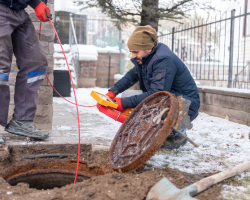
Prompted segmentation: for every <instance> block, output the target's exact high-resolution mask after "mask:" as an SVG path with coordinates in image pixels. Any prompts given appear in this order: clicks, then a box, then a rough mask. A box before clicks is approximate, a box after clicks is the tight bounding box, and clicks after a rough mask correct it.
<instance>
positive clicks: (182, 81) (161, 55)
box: [106, 25, 200, 149]
mask: <svg viewBox="0 0 250 200" xmlns="http://www.w3.org/2000/svg"><path fill="white" fill-rule="evenodd" d="M128 48H129V51H130V52H131V53H132V59H131V61H132V63H133V64H134V65H135V66H134V68H132V69H131V70H130V71H128V72H127V73H126V75H125V76H124V77H123V78H122V79H120V80H119V81H117V82H116V83H115V84H114V86H113V87H111V88H110V89H109V92H108V93H107V94H106V95H107V96H108V97H110V98H111V99H114V98H115V97H116V95H117V94H119V93H121V92H123V91H125V90H127V89H128V88H130V87H131V86H133V85H134V84H135V83H137V82H138V81H139V84H140V89H141V92H139V93H137V95H132V96H129V97H125V96H126V95H122V97H121V98H115V99H116V103H117V104H118V108H117V110H118V111H120V112H123V111H124V110H126V109H127V108H135V107H136V106H137V105H138V104H139V103H140V102H141V101H143V100H144V99H145V98H147V97H148V96H150V95H152V94H154V93H155V92H159V91H168V92H171V93H173V94H175V95H176V96H181V95H182V96H183V97H184V98H186V99H188V100H190V101H191V105H190V107H189V112H188V115H189V116H190V120H191V121H192V120H194V119H195V118H196V117H197V116H198V110H199V107H200V97H199V93H198V89H197V86H196V84H195V81H194V79H193V77H192V76H191V74H190V72H189V70H188V68H187V66H186V65H185V64H184V63H183V62H182V61H181V60H180V58H178V57H177V56H176V55H175V54H174V53H173V52H172V51H171V50H170V49H169V47H168V46H167V45H165V44H163V43H158V42H157V33H156V31H155V29H154V28H152V27H151V26H149V25H147V26H138V27H136V29H135V30H134V32H133V33H132V35H131V36H130V38H129V40H128ZM124 94H125V93H124ZM181 131H182V133H184V134H186V129H182V130H181ZM186 143H187V140H186V139H185V138H183V137H182V136H181V135H179V134H178V133H176V132H175V131H173V130H172V132H171V133H170V135H169V136H168V138H167V140H166V141H165V142H164V144H163V146H162V148H166V149H178V148H179V147H180V146H183V145H185V144H186Z"/></svg>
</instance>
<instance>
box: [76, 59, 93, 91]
mask: <svg viewBox="0 0 250 200" xmlns="http://www.w3.org/2000/svg"><path fill="white" fill-rule="evenodd" d="M96 67H97V61H96V60H81V61H79V71H78V87H79V88H82V87H95V86H96Z"/></svg>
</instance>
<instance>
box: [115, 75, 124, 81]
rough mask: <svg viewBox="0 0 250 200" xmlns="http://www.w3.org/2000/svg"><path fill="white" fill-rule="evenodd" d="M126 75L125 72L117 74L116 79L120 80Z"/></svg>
mask: <svg viewBox="0 0 250 200" xmlns="http://www.w3.org/2000/svg"><path fill="white" fill-rule="evenodd" d="M123 76H124V75H123V74H115V75H114V79H116V80H120V79H121V78H122V77H123Z"/></svg>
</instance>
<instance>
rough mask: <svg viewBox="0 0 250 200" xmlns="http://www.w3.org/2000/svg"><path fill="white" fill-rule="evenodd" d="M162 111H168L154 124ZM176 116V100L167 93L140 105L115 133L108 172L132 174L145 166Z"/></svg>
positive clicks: (150, 97) (150, 98)
mask: <svg viewBox="0 0 250 200" xmlns="http://www.w3.org/2000/svg"><path fill="white" fill-rule="evenodd" d="M165 108H169V110H168V111H167V112H165V114H163V116H162V118H161V121H160V123H159V124H158V123H155V122H154V120H153V119H154V118H155V116H158V115H159V114H160V113H161V111H163V110H164V109H165ZM178 113H179V103H178V100H177V98H176V97H175V95H173V94H171V93H169V92H157V93H155V94H153V95H151V96H149V97H148V98H146V99H145V100H144V101H142V102H141V103H140V104H139V105H138V106H137V107H136V108H135V109H134V110H133V111H132V113H131V114H130V115H129V117H128V118H127V119H126V120H125V121H124V123H123V124H122V126H121V127H120V129H119V131H118V132H117V134H116V136H115V138H114V140H113V142H112V145H111V148H110V150H109V162H108V163H107V168H112V169H114V170H119V169H120V170H122V172H131V171H133V170H135V169H137V168H139V167H140V166H142V165H143V164H145V163H146V162H147V161H148V160H149V159H150V158H151V156H153V155H154V154H155V153H156V151H157V150H158V149H159V148H160V147H161V145H162V144H163V143H164V141H165V140H166V139H167V137H168V135H169V134H170V132H171V130H172V128H173V126H174V125H175V123H176V121H177V119H178Z"/></svg>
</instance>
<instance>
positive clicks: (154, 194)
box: [146, 177, 196, 200]
mask: <svg viewBox="0 0 250 200" xmlns="http://www.w3.org/2000/svg"><path fill="white" fill-rule="evenodd" d="M189 192H190V189H189V188H188V187H186V188H184V189H182V190H180V189H178V188H177V187H175V186H174V185H173V184H172V183H171V182H170V181H169V180H168V179H167V178H165V177H164V178H162V179H161V180H160V181H159V182H158V183H156V184H155V185H154V186H153V187H152V188H151V189H150V190H149V192H148V195H147V197H146V200H196V199H195V198H192V197H191V196H190V194H189Z"/></svg>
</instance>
